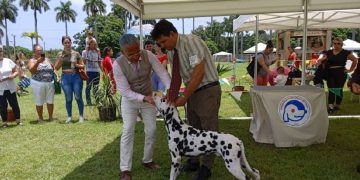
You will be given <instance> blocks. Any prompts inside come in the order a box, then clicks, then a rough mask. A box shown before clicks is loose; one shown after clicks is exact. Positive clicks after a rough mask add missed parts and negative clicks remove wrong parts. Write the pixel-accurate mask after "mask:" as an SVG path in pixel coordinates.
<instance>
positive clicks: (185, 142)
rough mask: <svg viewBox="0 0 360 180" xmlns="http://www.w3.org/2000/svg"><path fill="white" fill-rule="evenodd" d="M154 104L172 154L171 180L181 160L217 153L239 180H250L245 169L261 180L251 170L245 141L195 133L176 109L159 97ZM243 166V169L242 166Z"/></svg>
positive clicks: (257, 172)
mask: <svg viewBox="0 0 360 180" xmlns="http://www.w3.org/2000/svg"><path fill="white" fill-rule="evenodd" d="M154 101H155V104H156V106H157V108H158V110H159V112H160V113H161V115H162V116H163V117H164V121H165V126H166V131H167V133H168V145H169V149H170V154H171V172H170V180H175V179H176V177H177V175H178V174H179V168H180V163H181V157H182V156H198V155H202V154H209V153H215V154H217V155H220V156H222V157H223V159H224V161H225V166H226V168H227V169H228V170H229V171H230V172H231V174H233V175H234V176H235V177H236V178H237V179H248V177H247V176H246V175H245V173H244V172H243V171H242V168H244V169H246V170H247V171H248V172H250V173H251V174H252V175H253V177H254V178H255V179H257V180H258V179H260V173H259V171H258V170H257V169H255V168H251V167H250V165H249V163H248V162H247V160H246V157H245V152H244V145H243V143H242V141H241V140H240V139H238V138H236V137H235V136H233V135H231V134H223V133H218V132H214V131H204V130H198V129H195V128H194V127H192V126H189V125H187V124H185V123H184V122H183V121H182V120H181V119H180V117H179V113H178V111H177V109H176V108H175V107H174V106H172V105H169V104H167V103H166V102H165V100H164V99H162V98H161V97H159V96H154ZM240 165H241V166H240Z"/></svg>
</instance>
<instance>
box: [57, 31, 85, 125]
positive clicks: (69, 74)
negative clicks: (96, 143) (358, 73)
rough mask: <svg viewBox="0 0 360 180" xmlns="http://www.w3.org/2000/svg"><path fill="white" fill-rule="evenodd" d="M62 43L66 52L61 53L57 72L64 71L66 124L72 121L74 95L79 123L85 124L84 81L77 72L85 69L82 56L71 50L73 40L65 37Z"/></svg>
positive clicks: (58, 58) (62, 83)
mask: <svg viewBox="0 0 360 180" xmlns="http://www.w3.org/2000/svg"><path fill="white" fill-rule="evenodd" d="M61 42H62V44H63V46H64V50H63V51H62V52H59V54H58V56H57V60H56V62H55V70H59V69H60V68H61V69H62V75H61V87H62V89H63V91H64V95H65V101H66V111H67V119H66V121H65V123H70V122H71V121H72V100H73V95H75V99H76V102H77V105H78V109H79V122H80V123H82V122H84V102H83V99H82V87H83V81H82V80H81V78H80V74H79V73H78V72H77V71H76V69H77V68H78V69H79V68H85V65H84V62H83V60H82V58H81V56H80V54H79V53H78V52H76V51H74V50H72V49H71V38H70V37H69V36H63V37H62V39H61Z"/></svg>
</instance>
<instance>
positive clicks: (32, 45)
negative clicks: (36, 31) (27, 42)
mask: <svg viewBox="0 0 360 180" xmlns="http://www.w3.org/2000/svg"><path fill="white" fill-rule="evenodd" d="M31 48H34V39H33V38H31Z"/></svg>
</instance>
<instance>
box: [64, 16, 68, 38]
mask: <svg viewBox="0 0 360 180" xmlns="http://www.w3.org/2000/svg"><path fill="white" fill-rule="evenodd" d="M65 34H66V36H68V28H67V21H66V20H65Z"/></svg>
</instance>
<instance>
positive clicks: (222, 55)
mask: <svg viewBox="0 0 360 180" xmlns="http://www.w3.org/2000/svg"><path fill="white" fill-rule="evenodd" d="M231 59H232V54H231V53H228V52H224V51H221V52H218V53H215V54H213V60H214V61H231Z"/></svg>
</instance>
